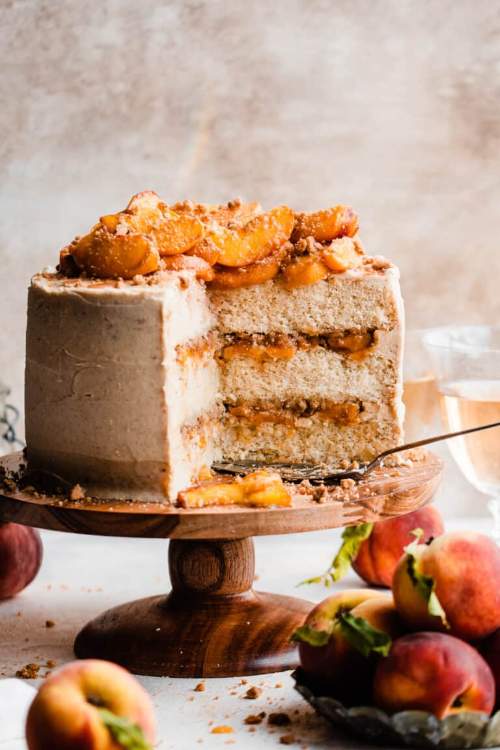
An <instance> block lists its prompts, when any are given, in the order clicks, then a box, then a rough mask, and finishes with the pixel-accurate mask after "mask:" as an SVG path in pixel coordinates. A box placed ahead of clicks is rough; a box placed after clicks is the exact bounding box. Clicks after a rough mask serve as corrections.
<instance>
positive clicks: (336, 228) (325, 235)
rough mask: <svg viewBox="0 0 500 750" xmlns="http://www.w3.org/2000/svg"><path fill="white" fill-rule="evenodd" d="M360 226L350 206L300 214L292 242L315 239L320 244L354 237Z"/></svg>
mask: <svg viewBox="0 0 500 750" xmlns="http://www.w3.org/2000/svg"><path fill="white" fill-rule="evenodd" d="M358 226H359V224H358V216H357V214H356V213H355V211H354V210H353V209H352V208H351V207H350V206H342V205H339V206H333V207H332V208H325V209H323V210H322V211H314V212H313V213H298V214H296V215H295V226H294V228H293V234H292V242H296V241H297V240H299V239H301V238H306V237H314V239H315V240H317V241H318V242H330V241H331V240H335V239H337V237H344V236H347V237H353V236H354V235H355V234H356V232H357V231H358Z"/></svg>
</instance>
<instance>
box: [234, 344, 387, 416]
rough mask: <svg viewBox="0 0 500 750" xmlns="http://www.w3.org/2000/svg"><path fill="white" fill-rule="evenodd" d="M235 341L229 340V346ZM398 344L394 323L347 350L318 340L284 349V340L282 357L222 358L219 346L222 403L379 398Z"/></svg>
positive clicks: (385, 392) (383, 396)
mask: <svg viewBox="0 0 500 750" xmlns="http://www.w3.org/2000/svg"><path fill="white" fill-rule="evenodd" d="M237 346H238V345H237V344H236V345H234V344H233V345H232V346H231V352H232V351H233V350H234V349H235V348H236V347H237ZM400 349H401V336H400V333H399V330H398V329H394V330H392V331H379V332H376V334H375V335H374V337H373V343H372V344H371V346H370V347H369V348H368V349H365V350H361V351H359V352H353V353H352V354H349V353H346V352H340V351H332V350H330V349H327V348H325V346H321V345H319V346H318V345H312V346H310V347H308V348H297V347H296V348H291V347H289V348H288V350H287V349H286V347H285V346H283V348H282V352H284V353H285V354H286V357H283V356H281V357H278V358H274V357H273V358H266V357H264V358H262V359H261V358H260V357H258V358H255V357H252V356H234V357H233V356H231V357H230V358H229V359H227V355H226V356H225V355H224V350H223V356H222V358H221V362H220V367H221V388H222V393H223V399H224V401H225V402H226V403H235V402H236V401H239V400H242V399H244V400H246V401H252V400H254V401H271V400H278V401H283V402H286V401H289V400H290V399H311V398H320V399H331V400H332V401H344V400H349V399H365V400H368V401H375V400H377V399H383V398H385V397H386V396H387V395H390V394H391V393H393V392H394V389H395V386H396V384H397V382H398V378H399V370H400V359H401V351H400ZM243 351H244V350H243ZM249 351H251V349H250V350H249ZM258 353H259V354H260V353H261V352H260V351H259V352H258Z"/></svg>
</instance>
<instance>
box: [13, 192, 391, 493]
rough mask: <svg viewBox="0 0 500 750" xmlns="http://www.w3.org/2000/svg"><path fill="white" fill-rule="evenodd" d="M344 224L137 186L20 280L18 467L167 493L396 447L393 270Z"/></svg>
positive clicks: (324, 216) (88, 489)
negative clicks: (253, 468) (226, 466)
mask: <svg viewBox="0 0 500 750" xmlns="http://www.w3.org/2000/svg"><path fill="white" fill-rule="evenodd" d="M356 230H357V217H356V215H355V214H354V212H353V211H352V209H349V208H348V207H345V206H337V207H334V208H332V209H326V210H325V211H322V212H317V213H316V214H311V215H304V214H294V213H293V212H292V211H291V209H288V208H287V207H286V206H285V207H278V208H277V209H273V210H272V211H271V212H268V213H265V212H263V211H262V209H261V208H260V206H259V204H256V203H255V204H241V202H239V201H230V202H229V203H228V204H227V206H203V205H201V204H192V203H190V202H184V203H181V204H174V205H173V206H171V207H168V206H166V205H165V204H164V203H162V202H161V200H160V199H159V198H158V196H156V195H155V194H154V193H150V192H146V193H141V194H139V195H138V196H136V197H135V198H133V199H132V201H131V202H130V203H129V206H128V207H127V209H125V210H124V211H123V212H120V213H118V214H112V215H106V216H104V217H102V218H101V219H100V222H99V223H98V224H96V225H95V226H94V227H93V228H92V229H91V231H90V232H89V234H87V235H85V236H84V237H82V238H77V239H76V240H74V241H73V242H72V243H71V244H70V245H69V246H68V247H67V248H64V250H63V251H62V252H61V260H60V265H59V267H58V269H57V270H54V271H47V272H44V273H42V274H38V275H37V276H35V277H34V278H33V280H32V283H31V287H30V291H29V297H28V330H27V352H26V403H25V412H26V439H27V459H28V466H29V469H35V470H37V471H42V472H43V473H45V474H48V475H50V476H52V477H53V478H54V480H55V483H56V484H59V485H60V486H62V487H63V488H65V487H67V486H71V485H72V484H79V485H81V486H82V487H83V488H84V492H85V494H86V495H87V496H91V497H97V498H111V499H113V498H116V499H130V500H133V501H134V500H135V501H151V502H166V503H175V502H176V501H177V499H178V495H179V492H180V491H182V490H184V489H186V488H187V487H189V486H191V485H193V484H196V483H197V482H198V481H200V479H203V478H207V477H208V476H209V474H210V466H211V465H212V463H213V462H215V461H220V460H225V461H230V462H237V461H241V460H251V461H259V462H263V463H264V464H265V463H272V462H276V461H282V462H288V463H307V462H310V463H324V464H327V465H328V466H331V467H335V466H339V465H342V466H345V465H347V464H351V463H353V462H356V461H362V460H367V459H370V458H372V457H373V456H374V455H375V454H377V453H378V452H380V451H382V450H384V449H385V448H388V447H390V446H393V445H395V444H396V443H398V442H400V440H401V439H402V434H401V430H402V417H403V413H402V400H401V395H402V374H401V355H402V340H403V327H404V321H403V307H402V301H401V295H400V291H399V274H398V271H397V269H396V268H395V266H393V265H392V264H391V263H389V262H388V261H386V260H384V259H382V258H372V257H369V256H367V255H365V254H364V252H363V251H362V248H361V246H360V244H359V241H358V240H357V238H356V237H353V234H355V232H356ZM306 231H315V232H317V237H316V238H314V237H306V236H304V233H305V232H306ZM247 254H248V257H247ZM184 495H185V493H184ZM270 497H271V500H270V501H269V502H272V497H274V495H273V493H271V494H270ZM266 502H267V500H266Z"/></svg>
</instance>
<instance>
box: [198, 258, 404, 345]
mask: <svg viewBox="0 0 500 750" xmlns="http://www.w3.org/2000/svg"><path fill="white" fill-rule="evenodd" d="M209 296H210V300H211V302H212V306H213V309H214V313H215V315H216V317H217V324H218V327H219V329H220V331H221V332H222V333H235V332H236V333H237V332H242V333H270V332H279V333H297V332H300V333H308V334H313V335H314V334H323V333H331V332H333V331H343V330H366V329H389V328H393V327H395V326H397V325H400V324H401V323H402V318H403V312H402V302H401V294H400V290H399V272H398V270H397V268H395V267H394V266H389V267H388V268H385V269H383V270H380V271H374V270H365V269H364V267H363V268H362V269H361V270H358V269H354V270H352V271H348V272H346V273H341V274H333V275H331V276H329V277H328V278H327V279H325V280H323V281H319V282H317V283H316V284H311V285H310V286H304V287H299V288H296V289H292V290H287V289H285V287H284V286H283V284H282V283H281V282H280V280H279V279H273V280H272V281H267V282H265V283H264V284H256V285H255V286H250V287H243V288H240V289H234V290H227V291H210V290H209Z"/></svg>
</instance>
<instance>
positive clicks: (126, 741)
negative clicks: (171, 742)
mask: <svg viewBox="0 0 500 750" xmlns="http://www.w3.org/2000/svg"><path fill="white" fill-rule="evenodd" d="M98 711H99V716H100V717H101V719H102V723H103V724H104V726H105V727H106V728H107V729H108V730H109V732H110V734H111V736H112V737H113V739H114V740H115V741H116V742H117V743H118V744H119V745H121V746H122V747H123V748H124V750H153V748H152V746H151V745H150V744H149V742H148V741H147V740H146V738H145V737H144V733H143V731H142V729H141V727H140V726H138V725H137V724H134V723H133V722H132V721H130V719H127V718H126V717H125V716H117V715H116V714H114V713H113V712H112V711H108V709H107V708H99V709H98Z"/></svg>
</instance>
